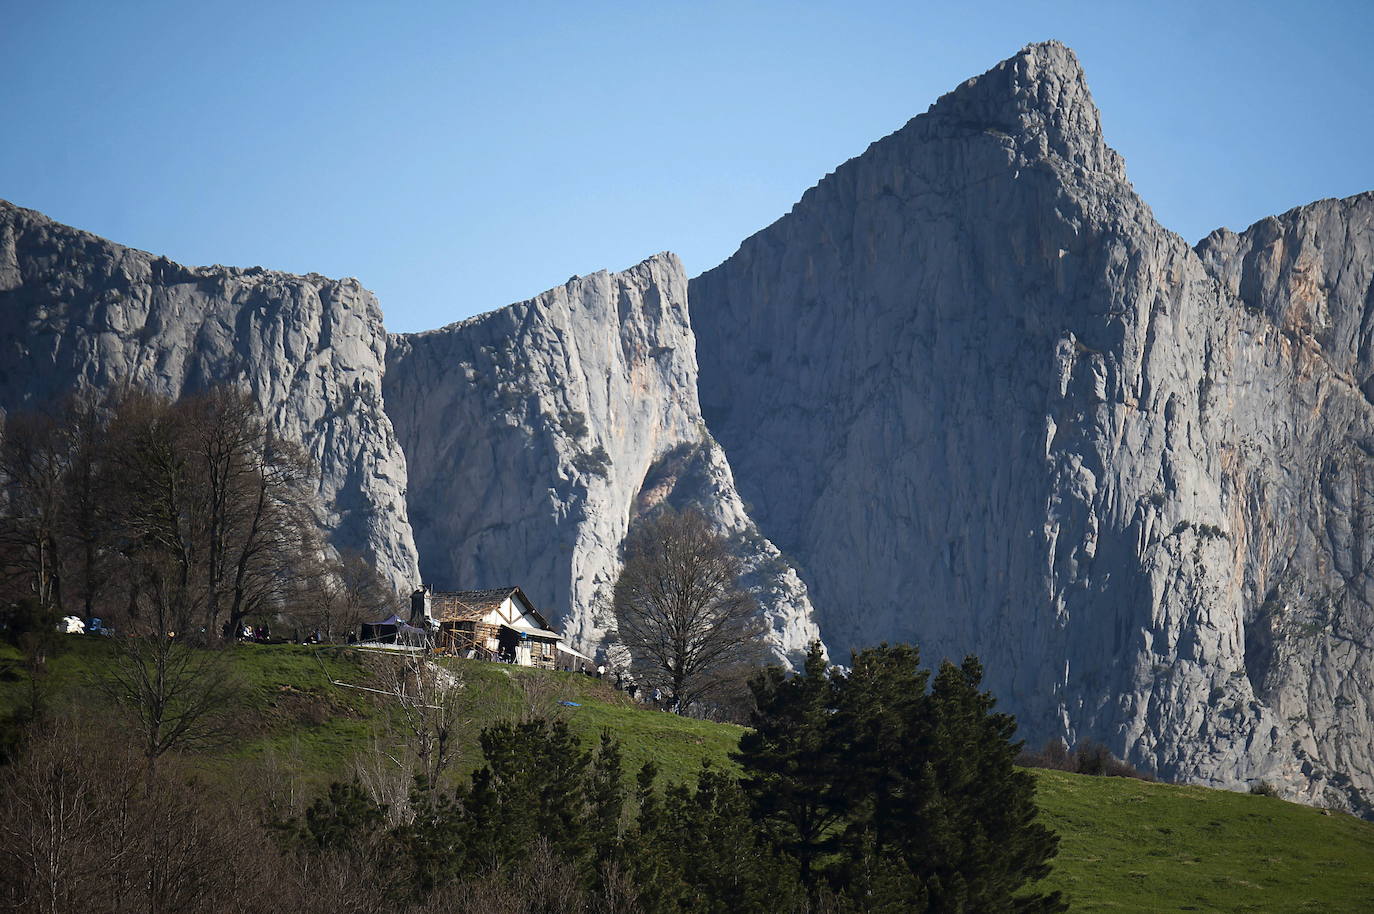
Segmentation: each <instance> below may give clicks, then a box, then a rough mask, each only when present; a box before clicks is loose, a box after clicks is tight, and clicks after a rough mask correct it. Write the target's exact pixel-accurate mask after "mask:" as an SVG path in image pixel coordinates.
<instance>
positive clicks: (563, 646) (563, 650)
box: [558, 641, 592, 663]
mask: <svg viewBox="0 0 1374 914" xmlns="http://www.w3.org/2000/svg"><path fill="white" fill-rule="evenodd" d="M558 653H560V654H570V655H571V656H573V657H576V658H577V659H578V660H583V661H586V662H587V663H591V662H592V658H590V657H588V656H587V655H586V654H584V653H582V652H581V651H579V650H576V649H574V648H573V647H571V646H569V644H568V642H566V641H560V642H558Z"/></svg>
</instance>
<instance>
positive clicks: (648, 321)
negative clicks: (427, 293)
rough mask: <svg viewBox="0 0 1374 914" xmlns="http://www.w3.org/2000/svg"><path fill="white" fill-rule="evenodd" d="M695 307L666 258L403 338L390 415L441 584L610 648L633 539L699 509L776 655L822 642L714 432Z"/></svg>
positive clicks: (427, 562) (421, 533) (427, 557)
mask: <svg viewBox="0 0 1374 914" xmlns="http://www.w3.org/2000/svg"><path fill="white" fill-rule="evenodd" d="M686 294H687V281H686V277H685V276H684V274H683V271H682V265H681V263H680V262H679V261H678V259H677V258H676V257H675V256H673V255H671V254H660V255H658V256H656V257H653V258H650V259H649V260H646V261H644V262H643V263H641V264H638V265H637V266H635V267H632V268H630V269H628V270H625V271H623V272H620V273H607V272H600V273H595V274H593V275H591V276H586V277H574V278H572V279H570V280H569V281H568V282H567V283H566V284H564V285H562V286H560V287H558V288H556V289H552V290H550V291H548V292H546V293H544V294H543V295H540V296H538V297H537V298H534V299H531V300H530V301H526V302H521V303H519V304H515V305H511V306H509V307H506V308H502V309H500V310H497V311H493V312H490V313H488V314H484V315H480V316H478V317H474V318H472V319H470V320H467V321H463V322H460V323H457V324H453V325H451V326H449V327H445V328H443V329H441V330H434V331H430V332H427V333H418V334H406V335H400V336H394V337H393V338H392V345H391V348H390V351H389V356H388V364H387V373H386V381H385V393H386V403H387V411H388V413H389V415H390V416H391V420H392V422H393V423H394V424H395V427H396V429H397V433H398V434H399V436H400V439H401V443H402V445H403V447H404V449H405V453H406V458H407V461H408V465H409V469H410V480H411V488H410V517H411V522H412V523H413V524H414V528H415V537H416V542H417V543H418V545H419V548H420V556H421V569H422V571H423V572H424V577H425V580H426V582H428V583H431V584H433V585H434V586H436V587H440V588H480V587H495V586H501V585H506V584H518V585H519V586H520V587H521V588H522V589H524V591H525V592H526V593H527V594H529V595H530V597H531V599H533V600H534V601H535V602H536V603H537V604H538V605H540V606H541V607H547V608H549V609H550V610H551V611H552V612H551V615H552V616H553V617H554V618H557V619H559V620H560V624H561V625H562V626H563V627H564V629H565V630H566V631H567V632H568V634H569V636H570V637H571V638H572V639H573V640H574V641H575V642H577V643H579V644H581V645H582V646H583V647H585V648H594V647H595V646H596V645H597V644H598V643H599V642H600V641H601V640H602V638H603V636H604V634H605V632H606V629H607V628H608V626H609V625H610V624H611V621H610V613H609V600H610V594H611V588H612V587H613V585H614V582H615V577H616V575H617V573H618V572H619V568H620V554H619V550H620V544H621V541H622V540H623V539H624V537H625V533H626V531H627V530H628V529H629V525H630V524H631V523H632V522H633V520H634V519H635V518H636V517H637V516H639V515H640V514H642V513H643V512H645V511H647V510H650V509H652V508H653V507H655V506H656V505H658V504H659V503H662V502H667V503H670V504H673V505H675V506H678V507H682V506H685V505H688V504H691V505H695V506H697V507H699V508H701V509H702V510H704V511H705V513H706V514H707V515H708V517H710V518H712V519H713V520H714V521H715V523H716V524H717V526H718V527H719V528H720V529H721V530H722V531H723V532H725V533H726V534H727V535H729V536H731V537H732V538H733V539H734V541H735V543H736V547H737V549H738V550H739V552H740V555H741V557H742V558H744V559H745V561H746V564H747V566H748V567H749V569H750V579H749V582H750V584H751V585H752V586H753V588H754V590H755V592H756V593H757V594H758V596H759V598H760V603H761V606H762V608H763V611H764V613H765V614H766V615H767V617H768V619H769V622H770V626H771V630H772V635H771V636H770V642H771V644H772V646H773V647H774V649H775V652H776V653H777V654H778V655H779V656H781V657H788V656H796V655H797V654H799V653H800V652H801V651H804V650H805V646H806V644H807V643H808V642H809V641H810V640H811V639H813V638H815V637H817V631H816V628H815V625H814V623H813V622H812V621H811V607H810V603H809V601H808V599H807V595H806V590H805V587H804V586H803V585H802V584H801V581H800V580H799V579H798V577H797V575H796V573H795V571H793V570H792V569H791V568H790V567H789V566H788V565H787V564H786V563H785V562H784V561H783V560H782V559H781V557H780V556H779V555H778V552H777V550H776V548H774V547H773V546H772V544H771V543H768V542H767V541H766V540H765V539H763V538H762V537H761V536H759V535H758V532H757V529H756V528H755V527H754V525H753V522H752V521H750V519H749V518H748V516H747V514H746V512H745V510H744V506H743V504H742V503H741V501H740V499H739V496H738V495H737V494H736V493H735V490H734V482H733V479H732V477H731V473H730V468H729V466H728V465H727V464H726V462H725V459H724V456H723V455H722V453H721V452H720V449H719V447H718V446H717V445H716V444H715V442H714V441H713V440H712V438H711V437H710V434H709V433H708V432H707V430H706V426H705V424H704V423H703V422H702V420H701V414H700V410H699V408H698V405H697V395H696V354H695V341H694V339H693V336H692V331H691V326H690V324H689V322H688V318H687V304H686Z"/></svg>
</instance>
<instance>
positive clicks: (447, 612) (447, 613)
mask: <svg viewBox="0 0 1374 914" xmlns="http://www.w3.org/2000/svg"><path fill="white" fill-rule="evenodd" d="M511 596H513V597H515V598H516V600H518V601H519V603H520V604H521V605H520V607H519V608H520V609H521V611H523V612H524V613H525V615H527V616H530V617H531V618H533V619H534V621H535V622H536V623H537V624H538V626H539V627H540V628H548V627H549V623H548V620H547V619H545V618H544V616H543V615H542V614H541V613H540V612H539V611H538V610H537V609H535V608H534V604H533V603H531V602H530V599H529V597H527V596H525V592H524V591H522V590H521V589H520V588H519V587H498V588H496V589H495V590H448V591H440V590H436V591H434V592H433V593H431V594H430V600H431V603H430V616H431V618H433V619H434V621H436V622H476V621H478V620H480V619H481V618H482V617H483V616H485V615H486V614H487V613H489V612H491V611H492V610H495V609H499V608H500V606H501V604H502V603H504V602H505V601H506V598H507V597H511Z"/></svg>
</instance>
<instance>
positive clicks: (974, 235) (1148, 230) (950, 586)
mask: <svg viewBox="0 0 1374 914" xmlns="http://www.w3.org/2000/svg"><path fill="white" fill-rule="evenodd" d="M1369 212H1370V203H1369V199H1368V198H1367V197H1365V198H1357V199H1356V200H1353V201H1345V202H1339V203H1336V202H1326V203H1322V204H1316V205H1314V206H1313V207H1309V208H1307V209H1305V210H1301V211H1296V212H1295V213H1290V214H1288V215H1286V216H1284V217H1282V218H1281V219H1279V220H1269V221H1267V222H1265V223H1261V224H1260V225H1258V226H1256V227H1254V228H1253V229H1251V230H1250V231H1248V232H1246V233H1245V234H1244V235H1241V236H1235V235H1230V234H1229V233H1218V234H1217V235H1214V236H1213V237H1212V238H1209V239H1208V241H1207V242H1204V244H1203V245H1201V246H1200V247H1199V251H1200V253H1198V252H1194V251H1193V250H1192V249H1190V248H1189V246H1188V245H1187V244H1186V243H1185V242H1184V241H1183V240H1182V239H1180V238H1179V237H1177V236H1176V235H1174V234H1172V233H1171V232H1168V231H1166V230H1164V229H1163V228H1161V227H1160V226H1159V225H1158V223H1156V222H1155V220H1154V218H1153V216H1152V214H1151V213H1150V210H1149V208H1148V207H1147V206H1146V205H1145V204H1144V203H1143V202H1142V201H1141V200H1140V199H1139V198H1138V197H1137V196H1136V195H1135V193H1134V191H1133V190H1132V188H1131V186H1130V184H1129V183H1128V182H1127V180H1126V176H1125V171H1124V167H1123V164H1122V161H1121V159H1120V157H1119V156H1118V155H1117V154H1116V153H1115V152H1113V151H1112V150H1111V149H1109V148H1108V147H1107V146H1106V145H1105V143H1104V142H1103V139H1102V136H1101V131H1100V126H1099V120H1098V114H1097V110H1096V108H1095V107H1094V105H1093V103H1092V100H1091V97H1090V95H1089V93H1088V90H1087V86H1086V83H1085V80H1084V77H1083V74H1082V71H1081V70H1080V68H1079V66H1078V63H1077V61H1076V59H1075V58H1074V56H1073V54H1072V52H1071V51H1069V50H1068V49H1067V48H1065V47H1063V46H1062V45H1059V44H1057V43H1047V44H1041V45H1033V46H1031V47H1028V48H1027V49H1025V50H1024V51H1023V52H1022V53H1020V54H1018V55H1017V56H1015V57H1013V58H1011V59H1010V60H1008V61H1005V62H1004V63H1002V64H1000V65H999V66H997V67H996V68H994V69H993V70H991V71H989V72H988V73H987V74H984V75H983V76H981V77H978V78H976V79H973V80H970V81H969V82H967V83H965V84H963V85H962V86H960V87H959V88H957V89H956V90H955V91H954V92H951V93H950V94H948V95H946V96H944V97H943V98H941V99H940V100H939V101H937V102H936V103H935V104H934V105H933V106H932V107H931V109H930V110H929V112H927V113H926V114H924V115H922V116H920V117H917V118H915V119H913V120H912V121H911V122H909V123H908V124H907V125H906V126H905V127H903V128H902V129H901V130H899V131H898V132H896V133H894V134H892V135H891V136H889V137H886V138H885V139H883V140H880V141H879V142H877V143H874V144H873V145H872V146H870V147H869V149H868V150H867V151H866V152H865V153H864V154H863V155H861V156H859V157H858V158H856V159H853V160H851V161H849V162H847V163H845V164H844V165H842V166H840V167H839V168H838V169H836V171H835V172H834V173H833V174H831V175H828V176H827V177H826V178H825V179H824V180H822V181H821V182H820V184H818V185H817V186H816V187H814V188H812V189H811V190H809V191H807V193H806V194H805V195H803V197H802V199H801V200H800V202H798V203H797V205H796V206H795V207H794V208H793V210H792V211H791V212H790V213H789V214H788V215H787V216H785V217H783V218H782V219H780V220H778V221H777V222H776V223H774V224H773V225H772V226H769V227H768V228H767V229H765V230H763V231H761V232H759V233H758V234H757V235H755V236H753V237H752V238H750V239H748V240H747V241H745V242H744V244H743V245H742V246H741V247H740V250H739V251H738V252H737V253H736V254H735V255H734V256H733V257H731V258H730V259H729V260H727V261H726V262H725V263H724V264H722V265H721V266H719V267H717V268H716V269H714V270H711V271H709V272H707V273H705V274H703V275H702V276H700V277H698V278H697V279H695V280H693V281H692V284H691V302H692V319H693V324H694V326H695V328H696V331H697V336H698V357H699V359H700V363H701V378H700V395H701V402H702V409H703V413H704V414H705V417H706V419H707V422H708V423H709V424H710V427H711V429H712V431H713V432H714V433H715V435H716V436H717V438H718V440H719V441H720V442H721V444H722V445H723V446H724V448H725V451H726V453H727V455H728V456H729V459H730V461H731V464H732V466H733V467H734V470H735V473H736V476H737V479H738V481H739V487H740V491H741V494H742V495H743V497H744V498H746V499H747V500H749V501H750V502H751V503H752V504H753V505H755V507H756V511H755V517H756V519H757V520H758V521H759V523H760V525H761V529H762V531H763V533H764V534H765V535H767V536H769V537H770V538H771V539H772V540H773V541H774V542H776V543H777V544H778V545H779V547H781V548H782V549H783V550H784V551H786V552H787V553H789V554H791V555H794V556H796V557H797V558H798V560H799V565H800V567H801V568H802V569H803V570H804V573H805V575H806V578H807V582H808V584H809V585H810V587H811V593H812V597H813V599H814V601H815V604H816V607H817V618H818V620H819V622H820V625H821V630H822V633H823V635H824V636H825V638H826V640H827V641H828V643H829V644H830V646H831V648H832V649H834V650H837V651H847V650H848V649H849V648H850V647H854V646H860V645H864V644H870V643H874V642H877V641H880V640H889V641H891V640H911V641H914V642H916V643H919V644H920V645H921V646H922V648H923V649H924V650H925V652H926V656H927V659H928V660H930V661H936V660H938V659H939V658H940V657H942V656H948V657H958V656H961V655H962V654H964V653H967V652H975V653H977V654H979V655H980V656H982V658H983V659H984V661H985V662H986V664H987V667H988V671H989V677H990V682H991V685H992V687H993V688H994V690H995V691H996V692H997V693H998V695H999V696H1001V699H1002V703H1003V705H1004V706H1005V707H1007V708H1008V709H1009V710H1011V711H1013V712H1014V713H1016V714H1017V716H1018V718H1019V719H1020V720H1021V723H1022V727H1023V734H1024V735H1025V736H1026V737H1027V738H1028V739H1030V740H1032V741H1040V740H1043V739H1045V738H1047V737H1050V736H1063V737H1065V738H1067V739H1069V740H1070V741H1074V740H1076V739H1082V738H1086V737H1092V738H1097V739H1102V740H1104V741H1105V742H1107V743H1108V744H1109V745H1110V746H1111V747H1112V748H1113V749H1114V750H1115V751H1117V752H1119V753H1122V754H1124V755H1126V756H1128V757H1129V758H1131V759H1132V760H1134V761H1136V762H1138V763H1143V764H1145V765H1148V766H1149V767H1151V768H1154V769H1156V770H1158V771H1160V772H1161V773H1162V774H1164V775H1166V776H1169V777H1177V778H1185V779H1189V780H1197V781H1202V782H1205V783H1213V784H1220V785H1226V786H1240V785H1242V784H1243V783H1244V782H1246V781H1247V780H1256V779H1260V778H1266V779H1270V780H1273V781H1276V782H1280V783H1282V784H1284V785H1285V786H1286V788H1287V789H1288V791H1289V792H1290V794H1292V795H1295V796H1300V797H1303V798H1307V799H1321V798H1324V797H1325V796H1326V795H1327V794H1330V796H1331V798H1333V799H1336V800H1338V801H1340V802H1344V803H1348V804H1351V805H1356V806H1360V805H1362V804H1366V803H1367V797H1368V794H1367V793H1366V792H1367V791H1370V790H1371V789H1374V766H1372V765H1371V755H1372V754H1374V746H1372V742H1374V741H1371V734H1372V733H1374V726H1371V717H1370V712H1369V710H1368V706H1367V701H1368V699H1369V697H1370V696H1371V694H1372V690H1371V684H1370V672H1369V668H1368V665H1369V651H1368V649H1367V647H1365V646H1364V645H1363V644H1361V643H1359V642H1358V641H1357V640H1356V638H1355V635H1354V633H1355V632H1360V631H1364V632H1367V631H1368V630H1369V625H1368V623H1369V621H1371V620H1370V619H1369V609H1368V603H1367V601H1366V596H1365V595H1366V591H1367V588H1368V583H1367V580H1366V578H1365V575H1366V569H1365V565H1367V564H1368V562H1367V556H1365V552H1366V551H1367V550H1368V549H1369V548H1370V547H1368V546H1366V545H1365V540H1366V537H1365V533H1364V531H1365V529H1366V523H1365V517H1366V512H1365V505H1366V504H1367V503H1368V501H1367V496H1366V495H1365V494H1364V493H1365V479H1364V476H1365V473H1364V470H1363V468H1364V467H1366V466H1368V465H1369V454H1370V453H1374V438H1371V437H1369V436H1370V435H1371V433H1374V413H1371V411H1370V406H1369V401H1368V399H1367V398H1366V397H1365V396H1364V394H1363V393H1362V392H1361V391H1362V389H1363V388H1362V385H1365V386H1369V385H1366V384H1365V382H1366V380H1367V378H1368V375H1369V374H1370V372H1371V370H1374V369H1371V368H1370V367H1368V356H1367V355H1366V352H1367V350H1368V346H1367V345H1366V342H1365V339H1366V338H1365V334H1366V333H1367V331H1366V330H1365V329H1364V328H1365V327H1366V324H1367V323H1368V321H1369V319H1368V318H1367V317H1366V313H1367V312H1368V311H1369V310H1370V309H1371V306H1374V302H1372V301H1371V296H1370V291H1369V290H1370V279H1369V273H1370V266H1371V263H1374V257H1371V255H1370V251H1369V250H1368V248H1369V246H1370V241H1369V231H1368V224H1369V218H1370V217H1369ZM1328 350H1331V351H1330V352H1328ZM1361 366H1365V367H1363V368H1361ZM742 391H747V392H748V394H747V395H743V394H741V393H740V392H742ZM1285 595H1291V596H1285ZM1318 619H1320V620H1325V621H1323V622H1321V625H1324V626H1326V627H1325V628H1323V629H1322V630H1321V632H1320V633H1316V632H1314V631H1313V630H1314V629H1316V628H1319V627H1320V625H1319V624H1318V621H1317V620H1318ZM1305 633H1311V634H1305ZM1303 638H1307V639H1308V640H1307V641H1304V640H1302V639H1303ZM1366 643H1367V642H1366ZM1338 683H1343V684H1344V685H1337V684H1338ZM1333 696H1334V697H1333ZM1319 706H1320V707H1324V708H1325V709H1326V710H1325V711H1321V712H1318V707H1319ZM1333 708H1338V709H1339V710H1335V711H1333ZM1333 714H1334V716H1333ZM1304 715H1305V719H1303V716H1304ZM1318 720H1320V722H1318Z"/></svg>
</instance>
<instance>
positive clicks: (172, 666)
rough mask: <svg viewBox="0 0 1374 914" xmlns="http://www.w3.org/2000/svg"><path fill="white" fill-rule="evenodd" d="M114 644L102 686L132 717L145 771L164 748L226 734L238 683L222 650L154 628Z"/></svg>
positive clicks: (215, 740) (196, 744) (213, 740)
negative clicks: (107, 675) (116, 650)
mask: <svg viewBox="0 0 1374 914" xmlns="http://www.w3.org/2000/svg"><path fill="white" fill-rule="evenodd" d="M116 644H117V645H118V653H117V655H116V659H115V662H114V664H113V665H112V666H111V669H110V672H109V677H108V679H107V680H106V682H105V691H106V692H107V693H108V694H109V695H110V697H112V698H114V699H115V700H116V701H118V702H119V703H120V704H121V705H122V706H123V707H124V708H125V709H126V710H127V711H128V712H129V713H130V715H131V717H132V718H133V722H134V731H135V733H136V734H137V736H138V742H139V749H140V751H141V753H142V755H143V759H144V763H145V765H146V767H147V771H148V774H149V777H152V775H153V774H154V772H155V771H156V768H157V763H158V760H159V759H161V758H162V757H163V756H164V755H166V754H167V753H169V752H172V751H174V750H185V749H197V748H205V747H207V746H214V745H217V744H219V743H221V742H223V741H225V740H226V739H228V738H229V736H230V734H231V729H230V728H231V726H232V710H233V708H234V706H235V703H236V699H237V696H238V694H239V691H240V685H239V683H238V682H237V681H236V680H235V679H234V677H233V676H232V675H231V671H230V668H229V665H228V663H227V662H226V659H225V657H224V655H223V654H222V653H221V652H219V651H214V650H210V649H207V648H205V647H200V646H196V645H194V644H191V643H189V641H188V640H187V639H184V638H182V639H177V638H169V637H167V636H166V635H165V634H162V633H160V632H156V631H155V632H153V633H152V634H147V635H130V634H122V635H120V636H119V637H118V638H117V640H116Z"/></svg>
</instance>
